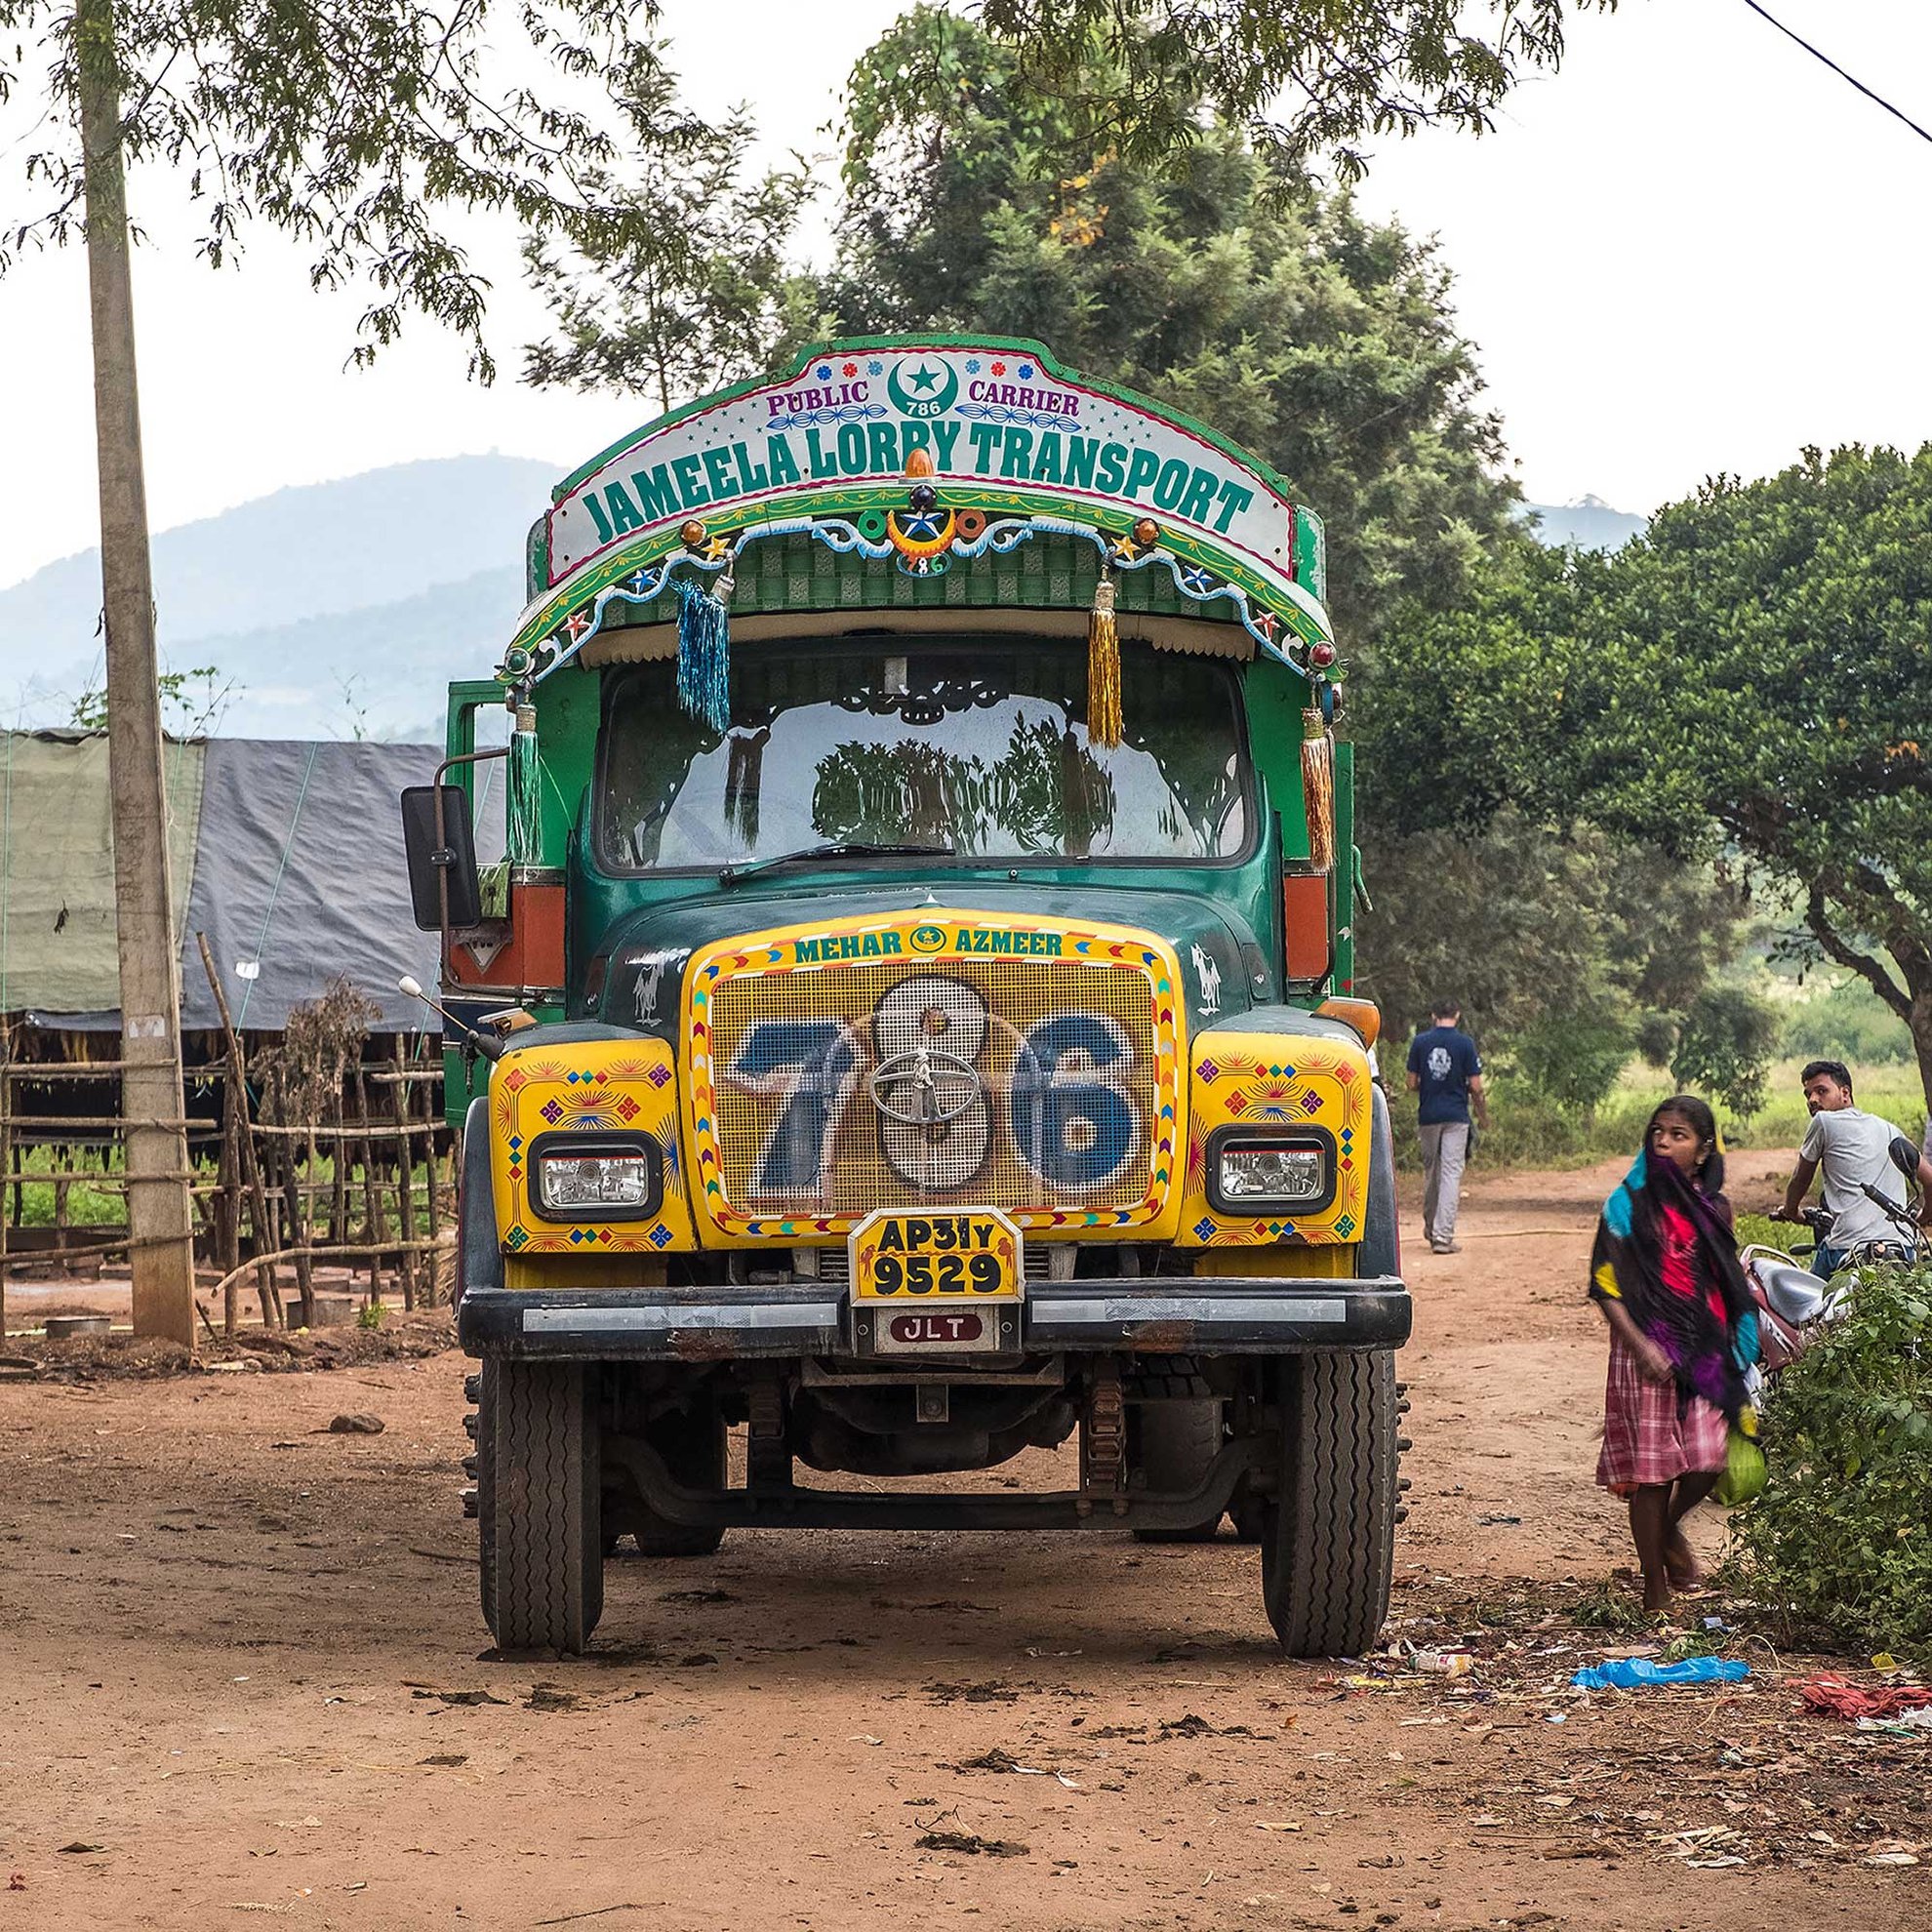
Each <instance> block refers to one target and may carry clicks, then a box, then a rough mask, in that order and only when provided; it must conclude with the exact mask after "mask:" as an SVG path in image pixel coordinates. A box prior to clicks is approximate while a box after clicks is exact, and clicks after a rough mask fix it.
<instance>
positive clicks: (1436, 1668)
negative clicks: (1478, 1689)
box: [1409, 1650, 1475, 1677]
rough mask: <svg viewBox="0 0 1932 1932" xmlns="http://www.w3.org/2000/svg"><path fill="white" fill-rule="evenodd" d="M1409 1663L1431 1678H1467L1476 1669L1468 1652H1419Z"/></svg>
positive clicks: (1473, 1660)
mask: <svg viewBox="0 0 1932 1932" xmlns="http://www.w3.org/2000/svg"><path fill="white" fill-rule="evenodd" d="M1409 1662H1410V1663H1411V1664H1412V1665H1414V1666H1415V1668H1416V1669H1417V1670H1421V1671H1423V1672H1425V1673H1426V1674H1427V1675H1429V1676H1431V1677H1467V1676H1468V1675H1469V1672H1470V1671H1471V1670H1474V1669H1475V1659H1474V1658H1473V1657H1472V1656H1471V1655H1470V1654H1469V1652H1468V1651H1467V1650H1418V1651H1417V1652H1415V1653H1414V1655H1413V1656H1411V1657H1410V1659H1409Z"/></svg>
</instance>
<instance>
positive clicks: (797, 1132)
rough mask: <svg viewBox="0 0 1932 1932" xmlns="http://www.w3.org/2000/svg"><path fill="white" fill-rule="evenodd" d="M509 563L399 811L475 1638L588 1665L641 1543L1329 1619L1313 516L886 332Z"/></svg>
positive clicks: (815, 366)
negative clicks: (1054, 1565) (481, 655)
mask: <svg viewBox="0 0 1932 1932" xmlns="http://www.w3.org/2000/svg"><path fill="white" fill-rule="evenodd" d="M526 567H527V577H528V592H529V602H528V605H527V607H526V609H525V610H524V612H523V614H522V617H521V619H520V620H519V621H518V623H517V625H516V628H515V631H514V633H513V635H512V636H511V637H510V639H509V641H508V643H507V646H506V648H505V649H504V650H503V657H502V660H501V663H500V664H498V665H497V666H496V668H495V671H494V674H493V675H488V676H479V677H477V678H475V679H472V680H465V681H462V682H459V683H457V684H455V685H453V686H452V687H451V690H450V698H449V712H448V745H447V751H448V756H447V759H446V760H445V762H444V764H443V766H442V768H441V769H440V770H439V771H438V773H437V775H436V781H435V783H434V784H433V785H425V786H422V787H419V788H416V789H415V790H413V791H411V792H410V793H407V794H405V796H404V799H403V817H404V828H405V834H406V845H407V849H408V853H409V863H410V870H411V884H412V890H413V894H414V900H415V906H416V912H417V917H418V919H419V921H420V922H421V923H422V924H423V926H425V927H427V928H434V929H436V930H438V931H439V932H440V934H441V961H442V967H441V971H442V983H441V987H440V992H441V1002H440V1004H441V1007H442V1009H443V1011H444V1013H445V1017H446V1031H445V1049H446V1071H447V1095H448V1102H449V1109H450V1118H451V1123H452V1125H453V1126H455V1127H457V1128H459V1129H460V1131H461V1147H462V1153H461V1161H460V1189H459V1215H458V1219H459V1255H458V1268H457V1274H458V1282H457V1298H458V1299H457V1326H458V1335H459V1338H460V1341H461V1344H462V1346H463V1349H464V1350H465V1351H466V1352H467V1353H468V1354H470V1355H471V1356H473V1357H476V1358H477V1359H478V1361H479V1363H480V1371H479V1372H478V1373H476V1374H473V1375H471V1376H470V1377H469V1379H468V1382H467V1384H466V1387H467V1389H468V1391H469V1394H470V1397H471V1399H472V1400H473V1401H474V1403H475V1407H474V1410H473V1412H472V1413H471V1414H470V1415H469V1416H468V1418H467V1427H468V1429H469V1432H470V1434H471V1436H472V1437H473V1453H472V1455H471V1456H470V1458H469V1460H468V1463H467V1468H468V1469H469V1470H470V1471H471V1472H472V1474H473V1487H471V1488H470V1489H469V1490H467V1491H466V1492H465V1502H466V1506H467V1507H468V1509H470V1510H471V1511H472V1512H473V1513H474V1515H475V1517H476V1524H477V1536H478V1551H479V1556H480V1569H481V1589H482V1606H483V1613H484V1617H485V1619H486V1620H487V1622H488V1624H489V1627H490V1630H491V1631H492V1633H493V1635H494V1637H495V1639H496V1641H497V1643H498V1645H499V1646H500V1647H501V1648H503V1649H505V1650H511V1649H519V1650H520V1649H545V1650H552V1651H557V1652H563V1653H570V1652H576V1651H580V1650H581V1649H583V1648H584V1645H585V1644H586V1642H587V1641H588V1640H589V1638H590V1635H591V1632H592V1630H594V1628H595V1627H596V1625H597V1622H598V1619H599V1616H600V1614H601V1610H602V1604H603V1577H604V1564H605V1561H606V1559H607V1557H608V1556H609V1555H611V1554H612V1552H613V1551H614V1550H616V1549H617V1548H618V1546H619V1545H620V1543H621V1542H622V1540H623V1539H624V1538H626V1537H628V1538H631V1539H633V1540H634V1543H635V1545H636V1547H637V1549H638V1550H639V1551H641V1552H642V1553H643V1555H645V1556H646V1557H649V1558H652V1559H663V1560H670V1559H677V1558H684V1559H690V1558H700V1557H703V1556H704V1554H706V1553H708V1552H710V1551H712V1550H716V1549H717V1548H718V1546H719V1543H720V1541H721V1539H722V1538H723V1537H724V1536H725V1534H726V1533H727V1532H728V1531H730V1530H732V1529H735V1528H740V1527H761V1528H764V1527H780V1528H783V1527H800V1528H808V1527H809V1528H827V1527H830V1528H841V1527H842V1528H854V1529H890V1528H923V1529H934V1528H940V1529H951V1530H975V1531H985V1532H997V1531H1002V1530H1039V1529H1043V1528H1052V1529H1064V1530H1067V1531H1102V1532H1110V1533H1113V1534H1116V1535H1124V1534H1129V1533H1131V1534H1133V1535H1135V1536H1137V1537H1141V1538H1143V1539H1146V1540H1150V1541H1166V1542H1187V1541H1193V1540H1199V1539H1203V1538H1207V1537H1212V1536H1215V1535H1216V1534H1217V1533H1218V1532H1219V1527H1220V1525H1221V1524H1222V1523H1223V1522H1224V1520H1225V1519H1231V1522H1232V1525H1233V1530H1232V1533H1233V1534H1234V1535H1236V1536H1238V1537H1240V1538H1242V1539H1245V1540H1246V1541H1248V1542H1250V1543H1253V1544H1258V1545H1259V1546H1260V1557H1261V1561H1260V1572H1261V1587H1262V1599H1263V1607H1264V1609H1265V1611H1266V1614H1267V1617H1268V1621H1269V1623H1270V1624H1271V1626H1272V1627H1273V1629H1274V1630H1275V1632H1276V1634H1277V1636H1278V1638H1279V1641H1280V1644H1281V1646H1282V1648H1283V1649H1284V1650H1285V1651H1286V1652H1287V1653H1288V1654H1290V1655H1293V1656H1305V1657H1306V1656H1336V1655H1348V1654H1359V1653H1360V1652H1362V1651H1363V1650H1365V1649H1366V1648H1368V1647H1369V1646H1370V1645H1371V1644H1372V1643H1373V1642H1374V1640H1375V1638H1376V1635H1377V1632H1378V1630H1379V1629H1380V1627H1381V1625H1382V1623H1383V1621H1384V1618H1385V1616H1386V1614H1387V1609H1388V1602H1389V1583H1390V1574H1391V1570H1392V1567H1393V1539H1394V1533H1395V1529H1396V1526H1397V1523H1398V1521H1399V1520H1400V1518H1401V1517H1402V1515H1403V1513H1404V1509H1403V1505H1402V1503H1401V1500H1400V1496H1401V1491H1402V1490H1403V1489H1404V1488H1405V1487H1406V1482H1405V1480H1404V1479H1403V1478H1402V1477H1401V1475H1400V1473H1399V1461H1400V1455H1401V1452H1402V1450H1404V1449H1405V1448H1406V1447H1407V1446H1408V1445H1407V1443H1406V1442H1405V1441H1404V1440H1403V1438H1402V1436H1401V1434H1400V1432H1399V1431H1400V1429H1401V1428H1402V1426H1403V1425H1402V1423H1401V1420H1400V1418H1401V1414H1402V1412H1403V1411H1404V1410H1405V1409H1406V1407H1407V1404H1406V1402H1405V1401H1404V1399H1403V1397H1402V1393H1401V1389H1400V1387H1399V1385H1398V1384H1397V1382H1396V1379H1395V1351H1396V1350H1397V1348H1399V1347H1400V1346H1401V1345H1402V1344H1403V1342H1404V1341H1405V1340H1406V1339H1407V1337H1408V1334H1409V1330H1410V1303H1409V1296H1408V1292H1407V1289H1406V1287H1405V1285H1404V1282H1403V1279H1402V1274H1401V1263H1400V1253H1399V1246H1398V1240H1397V1231H1396V1214H1395V1194H1394V1174H1393V1165H1392V1149H1391V1143H1390V1135H1389V1110H1388V1105H1387V1101H1386V1098H1385V1095H1384V1092H1383V1089H1382V1087H1381V1085H1380V1083H1379V1080H1378V1076H1377V1070H1376V1066H1375V1058H1374V1047H1375V1040H1376V1031H1377V1025H1378V1020H1377V1014H1376V1010H1375V1008H1374V1007H1373V1005H1371V1004H1370V1003H1368V1002H1366V1001H1364V1000H1361V999H1358V998H1356V997H1355V996H1354V994H1353V977H1352V976H1353V970H1354V965H1353V961H1354V946H1353V920H1354V916H1355V907H1356V905H1357V903H1358V897H1359V891H1358V866H1357V863H1356V858H1355V846H1354V829H1353V788H1352V762H1351V750H1350V745H1349V744H1348V739H1347V737H1346V734H1345V731H1344V729H1343V726H1342V696H1343V690H1342V670H1341V666H1340V662H1339V657H1338V651H1337V646H1336V641H1335V638H1334V635H1333V632H1332V628H1331V625H1330V622H1329V619H1328V615H1327V609H1326V600H1325V569H1326V565H1325V550H1324V538H1323V530H1322V524H1321V521H1320V518H1319V517H1318V516H1317V515H1316V514H1315V513H1314V512H1313V511H1312V510H1310V509H1308V508H1306V507H1303V506H1299V505H1297V504H1295V503H1292V502H1291V501H1290V499H1289V495H1288V490H1287V487H1286V485H1285V484H1284V482H1283V481H1282V479H1281V478H1280V477H1279V476H1278V475H1276V474H1275V473H1274V472H1273V471H1272V470H1271V469H1269V468H1268V466H1267V465H1266V464H1265V463H1261V462H1259V461H1257V460H1256V459H1255V458H1253V457H1252V456H1250V455H1248V454H1246V453H1244V452H1243V451H1242V450H1240V449H1239V448H1237V447H1236V446H1235V445H1234V444H1232V443H1230V442H1229V441H1228V440H1227V439H1226V438H1224V437H1222V436H1220V435H1218V434H1217V433H1216V432H1215V431H1214V430H1213V429H1211V428H1209V427H1207V426H1206V425H1204V424H1202V423H1196V422H1193V421H1190V420H1189V419H1188V418H1187V417H1186V416H1183V415H1181V414H1179V413H1177V412H1175V411H1174V410H1171V409H1167V408H1163V407H1161V406H1160V405H1158V404H1156V403H1154V402H1152V401H1149V400H1148V399H1147V397H1145V396H1141V395H1136V394H1133V393H1131V392H1128V391H1126V390H1124V389H1121V388H1119V387H1116V386H1113V385H1110V384H1108V383H1107V382H1097V381H1088V380H1086V379H1084V378H1082V377H1080V376H1078V375H1076V374H1074V373H1072V372H1071V371H1069V370H1067V369H1066V368H1064V367H1062V366H1061V365H1060V363H1058V362H1057V361H1056V360H1055V358H1054V357H1053V356H1052V355H1051V354H1050V353H1049V352H1048V351H1047V350H1046V349H1045V348H1044V347H1042V346H1041V345H1040V344H1038V343H1036V342H1025V341H1013V340H999V339H982V338H963V337H954V336H950V335H942V336H926V337H917V338H899V337H894V338H886V339H875V340H864V341H851V342H836V343H827V344H824V345H821V346H819V347H817V348H815V349H813V350H812V351H811V352H810V353H808V354H806V355H805V356H804V357H803V358H802V360H800V361H799V362H798V363H797V364H796V365H795V366H793V367H792V368H791V369H790V370H789V371H788V373H786V374H785V375H784V376H783V377H781V378H779V379H778V380H767V381H759V382H748V383H742V384H739V385H737V386H734V387H730V388H726V389H723V390H722V391H720V392H719V393H717V394H715V395H711V396H708V397H706V398H704V400H702V401H699V402H696V403H694V404H692V405H691V406H690V407H688V408H685V409H682V410H678V411H676V412H674V413H672V414H669V415H666V416H664V417H661V418H659V419H657V420H655V421H653V422H651V423H646V424H645V425H644V427H642V428H641V429H639V430H637V431H636V432H635V433H634V434H632V435H629V436H626V437H624V438H623V439H622V440H621V441H620V442H618V443H616V444H614V445H612V447H611V448H609V449H607V450H605V451H604V452H603V453H602V454H600V455H598V456H596V457H594V458H592V459H591V461H590V462H588V463H585V464H584V466H583V467H582V468H580V469H578V470H577V471H575V472H574V473H573V474H571V475H570V476H567V477H566V478H564V480H563V481H562V482H561V483H560V484H558V485H557V487H556V489H555V491H554V492H553V498H552V502H551V503H550V505H549V507H548V508H547V510H546V511H545V512H544V514H543V517H542V518H541V519H540V520H539V521H538V523H537V524H536V526H535V527H534V529H533V530H532V531H531V533H530V537H529V541H528V546H527V555H526ZM486 795H488V796H491V797H494V798H495V799H498V800H500V801H502V802H503V808H504V820H505V824H504V830H503V850H502V854H501V856H500V857H490V858H488V859H487V860H485V859H479V838H481V837H482V836H483V828H482V824H481V819H480V817H479V811H478V808H479V806H480V804H481V803H482V802H483V800H484V799H485V797H486ZM734 1431H740V1432H741V1433H739V1434H736V1435H735V1434H734ZM1063 1447H1066V1448H1067V1453H1066V1454H1065V1455H1062V1456H1060V1457H1057V1458H1054V1459H1052V1460H1051V1462H1050V1463H1049V1464H1048V1465H1047V1466H1048V1467H1050V1468H1052V1469H1055V1470H1056V1471H1058V1473H1057V1474H1056V1475H1054V1476H1053V1477H1052V1478H1050V1480H1052V1481H1054V1482H1057V1483H1059V1484H1060V1485H1061V1486H1059V1487H1056V1488H1051V1489H1019V1488H1009V1487H1007V1486H1006V1483H1005V1482H1004V1481H1001V1482H998V1483H997V1484H995V1483H993V1482H991V1481H989V1480H987V1479H984V1478H979V1477H978V1476H977V1472H979V1471H985V1470H989V1469H996V1468H998V1467H1000V1466H1001V1465H1003V1464H1006V1463H1009V1462H1011V1461H1012V1460H1013V1459H1015V1458H1016V1457H1019V1456H1021V1455H1023V1454H1024V1453H1025V1452H1027V1451H1033V1450H1055V1449H1061V1448H1063ZM1042 1460H1043V1459H1042ZM1038 1466H1039V1462H1038V1460H1036V1464H1035V1467H1038ZM855 1477H856V1478H863V1480H860V1481H855V1480H853V1478H855Z"/></svg>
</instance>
